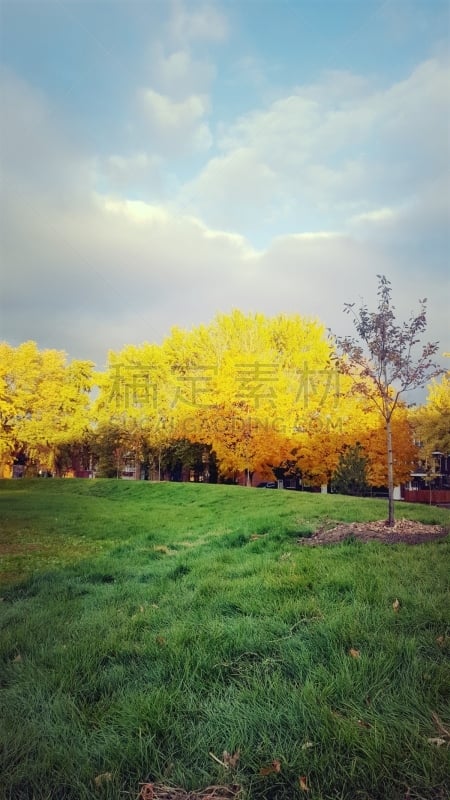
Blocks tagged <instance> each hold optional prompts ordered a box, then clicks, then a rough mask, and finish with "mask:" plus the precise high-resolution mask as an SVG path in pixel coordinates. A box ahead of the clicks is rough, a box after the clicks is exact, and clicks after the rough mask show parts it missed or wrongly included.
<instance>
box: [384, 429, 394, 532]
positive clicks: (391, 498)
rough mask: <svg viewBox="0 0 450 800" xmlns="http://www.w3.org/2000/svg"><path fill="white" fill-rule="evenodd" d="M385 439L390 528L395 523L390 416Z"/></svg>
mask: <svg viewBox="0 0 450 800" xmlns="http://www.w3.org/2000/svg"><path fill="white" fill-rule="evenodd" d="M386 441H387V467H388V492H389V517H388V525H389V527H390V528H392V527H393V526H394V525H395V514H394V454H393V450H392V425H391V419H390V417H389V418H388V419H387V420H386Z"/></svg>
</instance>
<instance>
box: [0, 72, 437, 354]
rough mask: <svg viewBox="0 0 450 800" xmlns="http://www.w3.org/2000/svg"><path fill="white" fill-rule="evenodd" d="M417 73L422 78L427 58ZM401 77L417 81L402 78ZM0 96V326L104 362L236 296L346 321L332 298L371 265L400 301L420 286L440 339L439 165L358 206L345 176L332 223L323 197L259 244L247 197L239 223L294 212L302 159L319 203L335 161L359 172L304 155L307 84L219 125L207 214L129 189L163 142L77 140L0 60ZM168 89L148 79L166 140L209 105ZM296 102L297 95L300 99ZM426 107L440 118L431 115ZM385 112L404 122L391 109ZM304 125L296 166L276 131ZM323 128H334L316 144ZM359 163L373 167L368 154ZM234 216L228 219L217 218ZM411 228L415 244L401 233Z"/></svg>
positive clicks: (365, 280)
mask: <svg viewBox="0 0 450 800" xmlns="http://www.w3.org/2000/svg"><path fill="white" fill-rule="evenodd" d="M432 72H433V70H431V72H428V79H429V78H430V75H431V74H432ZM421 82H422V84H423V85H425V84H426V82H427V78H426V70H425V73H424V72H422V74H421V78H420V81H418V84H420V83H421ZM358 91H359V90H358ZM399 91H400V89H399ZM400 93H401V95H402V96H403V97H405V96H406V95H408V96H412V94H413V93H412V90H411V87H409V85H408V86H407V87H405V86H404V87H402V89H401V91H400ZM437 94H438V95H439V92H437ZM155 95H157V93H155ZM383 96H384V95H383ZM2 97H3V98H4V106H3V108H4V120H3V123H4V124H3V128H4V131H3V142H5V146H3V144H2V152H1V155H2V156H3V157H4V158H5V165H4V168H3V169H4V175H5V177H6V181H5V183H4V186H8V189H7V191H6V189H5V188H4V189H3V190H2V196H1V199H2V206H3V209H2V214H1V216H0V228H1V230H0V237H1V241H2V261H3V263H4V265H5V269H4V273H5V277H4V278H2V286H1V291H0V295H1V298H2V304H3V307H2V309H1V313H0V319H1V330H0V336H1V337H5V338H6V339H8V340H9V341H11V342H12V343H13V344H17V343H19V342H21V341H23V340H25V339H28V338H31V339H35V340H37V341H38V343H39V345H40V346H41V347H56V348H58V349H66V350H67V351H68V352H69V353H70V355H71V356H74V357H84V358H92V359H94V360H95V361H96V362H97V363H98V364H99V365H100V366H101V365H102V364H103V363H104V361H105V358H106V352H107V350H108V349H109V348H113V349H120V348H121V347H122V346H123V345H124V344H126V343H135V344H139V343H140V342H142V341H144V340H153V341H154V340H161V339H162V338H163V337H164V336H165V335H166V334H167V332H168V331H169V329H170V327H171V326H172V325H174V324H178V325H182V326H192V325H196V324H199V323H201V322H208V320H210V319H211V318H212V317H213V316H214V315H215V314H216V313H217V312H219V311H221V312H227V311H230V310H231V309H232V308H233V307H239V308H241V309H243V310H244V311H262V312H264V313H266V314H277V313H280V312H286V313H289V312H297V313H300V314H303V315H311V316H314V317H317V318H319V319H321V320H322V321H323V322H324V323H325V324H326V325H328V326H330V327H332V328H333V329H334V330H335V331H337V332H345V330H346V328H345V326H348V318H347V317H345V316H344V315H343V314H342V306H343V303H344V302H345V301H351V300H358V298H359V296H364V297H365V299H366V300H367V301H368V302H369V304H372V303H373V302H374V292H375V288H376V278H375V276H376V274H377V273H385V274H387V275H388V276H389V277H390V278H391V279H392V281H393V288H394V296H395V299H396V302H397V305H398V308H399V312H400V313H403V312H404V311H405V313H408V312H409V310H410V306H411V307H415V306H416V303H415V298H418V297H421V296H423V295H427V296H428V297H429V301H430V336H429V338H431V339H440V340H441V341H442V343H443V348H444V343H445V337H446V336H447V328H448V323H447V303H446V297H445V293H444V291H443V279H444V276H443V273H442V265H443V264H444V263H445V264H446V258H447V257H446V255H444V257H443V256H442V250H441V251H439V252H438V250H437V249H436V252H435V254H433V252H432V249H433V241H440V242H442V239H441V240H439V239H438V237H439V235H441V236H442V233H441V232H442V230H443V225H444V220H445V213H446V212H445V209H446V185H447V184H446V178H445V177H444V176H443V175H441V176H440V177H439V176H437V177H436V176H434V177H433V179H431V177H430V176H433V169H429V170H428V172H426V179H423V180H422V179H421V181H419V182H418V183H417V187H418V189H420V191H418V193H417V198H416V199H414V197H412V196H409V195H408V198H409V201H408V202H406V201H404V202H398V203H396V202H392V197H391V195H394V200H395V197H396V196H397V194H398V195H399V196H400V197H401V198H402V200H403V198H404V196H405V195H406V186H407V185H406V184H405V185H403V189H402V191H399V192H398V193H397V192H390V191H389V186H388V187H387V189H386V192H385V197H384V198H383V202H382V203H378V204H377V203H376V202H375V200H373V201H372V197H371V195H370V193H369V194H368V196H367V199H361V198H358V197H357V198H356V200H357V201H358V202H356V203H355V207H354V208H353V206H352V202H351V201H352V193H351V192H349V194H348V196H346V198H345V201H346V202H347V203H348V205H347V206H346V211H347V209H348V208H350V207H351V210H350V211H349V212H348V214H349V215H348V217H346V221H347V226H342V225H340V224H337V222H339V219H338V216H337V215H336V214H334V217H333V220H332V221H333V222H336V225H331V224H330V225H327V224H326V222H327V216H326V214H325V213H324V212H323V211H321V213H320V214H319V216H318V217H316V220H315V222H316V229H315V230H314V228H312V227H308V225H307V222H306V221H305V218H303V220H302V219H300V224H299V223H297V225H296V226H295V228H294V226H293V230H294V234H293V235H278V236H276V237H274V236H273V235H269V236H268V243H267V244H266V245H265V246H264V247H259V248H258V249H257V248H256V247H255V246H254V245H253V244H252V242H251V241H250V240H249V237H248V236H246V235H245V234H244V233H242V222H243V220H244V215H245V214H246V213H247V212H251V213H248V218H247V219H245V220H244V221H245V225H247V226H249V225H250V224H251V223H252V219H255V218H256V220H257V224H258V227H259V228H261V227H263V228H264V227H270V225H271V224H272V223H273V218H274V216H275V215H276V214H277V213H281V212H280V211H279V209H281V210H283V209H286V211H287V213H290V214H292V215H293V214H295V213H296V211H297V210H298V206H297V205H296V202H297V200H296V197H295V195H294V191H293V188H290V187H294V184H295V176H296V175H297V176H298V174H299V172H298V170H299V169H300V167H299V164H300V165H302V169H303V174H304V175H305V176H306V178H305V180H306V179H307V182H309V186H310V189H311V192H313V189H314V191H315V192H316V194H315V195H313V194H311V196H314V197H315V203H316V205H317V207H319V205H320V203H323V207H325V206H326V204H327V203H329V199H330V197H333V196H334V194H333V193H336V192H337V189H336V186H335V185H334V184H333V181H334V180H336V181H337V182H339V181H342V174H343V170H344V165H345V167H346V170H347V172H346V173H345V171H344V174H346V175H347V177H348V180H349V181H353V183H354V184H357V183H358V181H361V180H362V179H363V177H361V175H360V174H358V169H359V164H360V162H359V161H357V160H354V161H352V160H351V159H348V158H346V160H345V161H344V160H341V161H338V162H336V163H333V162H331V161H330V162H327V161H325V162H324V161H323V160H320V159H319V158H318V156H317V158H316V159H315V160H312V161H311V160H310V155H308V154H311V153H312V152H313V153H316V150H315V149H314V148H315V147H316V145H315V142H314V137H313V131H315V130H318V127H317V126H319V128H320V126H321V124H325V122H323V123H322V122H321V119H320V113H318V111H317V109H316V107H315V106H314V102H313V100H312V99H311V98H308V97H306V96H305V97H303V98H300V100H301V102H300V106H301V108H302V114H301V115H300V118H299V119H297V114H294V117H293V119H289V118H288V117H287V118H286V119H283V111H285V107H284V106H283V104H282V105H281V106H279V105H277V104H273V105H272V106H271V107H270V109H269V110H268V111H267V112H255V113H254V114H253V115H247V116H246V117H245V118H242V120H240V121H239V122H238V123H237V124H236V126H234V127H232V128H230V131H229V142H230V143H229V144H226V143H225V139H224V143H223V145H222V148H223V149H222V152H221V154H220V155H219V156H218V157H216V158H215V159H211V160H210V162H209V165H208V167H209V172H208V169H205V170H204V171H203V173H202V174H201V175H200V177H199V181H198V183H197V189H198V190H199V200H198V201H197V202H198V203H199V206H200V207H201V208H202V209H204V205H203V204H204V203H205V200H206V199H207V198H208V197H209V198H210V200H211V203H212V205H213V211H214V214H215V216H216V222H215V223H214V224H213V223H212V222H211V221H210V219H208V216H209V215H208V214H207V209H204V211H203V212H202V213H194V211H192V210H191V209H189V208H188V207H185V209H184V210H182V211H177V210H176V207H175V204H170V203H168V202H166V203H164V202H163V200H162V199H161V197H160V196H156V195H157V193H155V197H154V198H153V199H152V200H151V201H150V200H147V202H144V200H142V199H140V200H137V199H136V195H135V194H134V193H133V192H132V191H131V188H130V187H131V184H132V183H133V181H136V182H137V180H138V177H139V173H140V172H141V171H142V172H145V170H148V172H149V175H157V174H158V170H159V168H160V166H161V165H162V164H163V162H161V159H160V157H159V155H157V156H156V157H153V156H152V155H151V154H148V153H146V152H145V151H138V152H137V153H135V154H134V155H131V156H126V155H121V154H120V153H118V152H115V154H114V155H112V156H110V157H109V159H105V160H104V161H102V162H99V161H98V159H97V158H95V157H93V155H92V154H91V153H88V152H86V151H85V149H84V147H83V146H81V145H80V144H79V143H78V142H77V141H76V139H75V138H74V136H73V131H72V130H71V129H70V127H69V126H67V125H64V124H63V123H62V121H61V118H60V116H59V114H58V113H57V110H56V109H55V108H54V107H52V106H51V104H50V103H49V101H48V100H47V98H46V97H45V96H44V95H43V94H42V93H40V92H39V91H36V90H35V89H33V88H32V87H30V86H28V85H26V84H25V83H24V82H22V81H19V80H18V79H17V78H15V77H14V76H11V75H4V76H3V89H2ZM161 97H162V98H163V99H162V101H161V99H160V98H161ZM153 100H155V97H154V96H153ZM166 100H167V98H165V97H164V96H163V95H159V96H158V95H157V97H156V101H155V102H154V104H153V113H154V114H155V115H156V117H157V116H158V112H160V115H159V117H158V120H159V122H157V121H155V122H154V125H155V130H157V132H158V136H161V137H162V136H163V130H164V131H165V134H164V135H165V136H166V137H168V138H169V139H170V135H171V132H172V134H173V137H174V139H173V141H174V143H175V141H177V136H178V135H179V133H177V122H179V121H180V120H181V119H182V118H183V114H184V115H185V119H186V120H187V122H186V130H187V131H188V133H189V131H190V132H191V134H192V133H193V132H194V131H195V130H196V126H198V125H201V124H202V123H203V118H204V114H205V113H206V110H207V105H206V104H204V103H203V101H201V102H198V103H197V102H193V103H192V104H189V103H187V104H185V103H184V101H180V102H179V103H178V102H166ZM355 102H356V101H355ZM361 102H363V101H362V99H361V97H360V99H359V100H358V103H361ZM393 102H394V101H393V100H392V103H393ZM158 103H159V105H158ZM358 103H356V110H357V107H358ZM294 107H295V108H296V109H297V111H298V108H299V107H298V106H297V105H296V104H295V103H294ZM383 107H384V106H383ZM155 108H156V111H155ZM269 111H270V114H271V115H272V117H271V118H270V119H269V118H268V119H267V121H268V122H269V121H270V122H271V125H272V128H271V129H269V130H264V129H261V128H260V123H261V119H262V120H263V121H264V120H265V119H266V118H265V117H264V114H265V113H269ZM348 113H350V111H349V112H348ZM352 113H353V112H352ZM441 113H443V112H441ZM354 114H356V111H355V110H354ZM261 115H262V117H261ZM363 117H364V114H363ZM356 119H357V115H356V116H353V120H354V121H356ZM433 119H434V122H433V124H438V123H439V120H440V119H441V117H439V116H438V117H437V118H433ZM161 120H162V121H161ZM25 121H26V125H25ZM244 123H245V125H244V127H245V126H248V132H247V134H246V135H245V136H244V133H243V132H242V125H243V124H244ZM394 123H395V124H394ZM157 124H160V128H159V129H158V128H157ZM342 124H343V123H342ZM393 124H394V127H395V125H397V126H399V127H400V128H402V125H403V124H404V123H403V120H402V118H401V115H400V116H399V117H398V119H397V121H395V120H393ZM302 125H303V129H304V138H303V145H302V143H301V141H300V140H299V152H298V153H297V152H296V151H292V152H291V155H292V161H291V172H292V175H291V174H290V173H289V169H288V167H289V151H286V152H283V147H284V148H285V149H286V141H287V138H286V137H287V136H288V134H289V136H291V137H292V139H291V141H292V142H294V141H295V138H296V131H297V133H298V131H299V127H300V128H301V126H302ZM343 128H345V125H344V124H343ZM252 130H253V131H254V138H253V139H252V137H251V131H252ZM238 131H241V132H240V133H239V135H238V133H237V132H238ZM155 135H156V134H155ZM282 135H283V136H284V135H285V139H284V140H283V141H281V140H280V141H279V142H277V148H276V153H275V154H274V155H273V157H271V158H270V155H271V153H270V142H271V141H272V142H274V136H275V140H276V136H282ZM354 135H355V137H356V136H357V134H356V133H355V134H354ZM412 135H414V134H412ZM342 136H343V135H342ZM233 137H235V140H234V138H233ZM311 137H312V138H311ZM344 138H345V137H344ZM328 139H331V133H330V131H329V132H328V134H327V136H325V135H324V136H323V138H322V144H324V143H325V141H326V140H328ZM307 141H309V144H308V145H307V146H306V142H307ZM330 146H331V145H330ZM302 147H303V150H302ZM302 158H303V159H304V160H303V162H302V161H301V159H302ZM432 163H433V164H434V163H435V162H434V161H433V162H432ZM281 165H282V166H283V168H282V169H281ZM99 168H101V169H102V170H104V171H106V170H107V169H109V170H110V172H109V177H110V180H111V181H112V180H114V181H115V186H116V188H117V190H116V191H115V192H114V193H112V192H110V191H109V190H106V189H105V187H104V186H101V185H100V186H99V183H101V181H100V180H99V173H98V170H99ZM386 169H387V166H386ZM352 170H354V172H352ZM424 174H425V173H424ZM366 175H368V177H369V178H370V177H372V173H371V172H370V170H369V171H368V172H367V173H366ZM101 177H102V176H100V178H101ZM206 177H208V180H209V181H210V182H209V184H207V183H206V182H205V181H206ZM125 178H126V180H125ZM121 180H123V181H124V184H123V188H122V189H121V187H120V182H121ZM202 180H203V181H204V183H203V185H202V184H201V181H202ZM411 180H412V179H411ZM125 184H126V185H125ZM286 186H287V187H288V189H286ZM323 186H326V187H327V189H326V192H325V190H324V189H323ZM321 187H322V190H321ZM189 188H190V189H194V188H195V184H194V183H193V184H191V185H190V186H189ZM321 191H323V192H324V194H323V196H322V195H321ZM221 193H222V194H221ZM305 197H306V200H305V201H304V206H303V208H306V206H307V202H306V201H307V199H308V195H307V194H306V195H305ZM132 198H134V199H132ZM408 198H407V199H408ZM375 199H376V198H375ZM258 203H259V205H258ZM341 203H342V201H341ZM283 204H284V205H283ZM290 204H292V205H290ZM305 213H306V212H305ZM333 213H334V212H333ZM230 219H231V220H232V223H230V224H226V221H227V220H230ZM291 219H293V216H292V217H291ZM330 219H331V217H330ZM266 220H267V221H266ZM430 232H431V242H432V245H431V249H430V247H429V245H428V243H429V242H430ZM411 236H413V237H415V239H414V238H413V242H414V245H413V246H410V247H408V241H409V237H411ZM447 252H448V251H447ZM426 258H428V261H427V260H426ZM445 349H447V350H448V349H449V347H448V345H447V344H446V345H445Z"/></svg>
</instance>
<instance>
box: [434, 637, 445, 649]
mask: <svg viewBox="0 0 450 800" xmlns="http://www.w3.org/2000/svg"><path fill="white" fill-rule="evenodd" d="M436 642H437V643H438V645H439V647H443V645H444V644H445V636H438V637H437V638H436Z"/></svg>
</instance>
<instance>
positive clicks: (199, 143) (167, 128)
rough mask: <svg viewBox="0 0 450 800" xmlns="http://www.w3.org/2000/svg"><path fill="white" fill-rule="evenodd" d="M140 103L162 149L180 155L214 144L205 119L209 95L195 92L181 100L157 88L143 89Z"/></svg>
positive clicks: (152, 137) (153, 141)
mask: <svg viewBox="0 0 450 800" xmlns="http://www.w3.org/2000/svg"><path fill="white" fill-rule="evenodd" d="M139 103H140V107H141V109H142V112H143V115H144V118H145V120H146V124H147V129H148V134H149V137H150V142H151V146H152V147H153V148H155V150H156V151H157V152H158V153H162V154H163V155H171V156H174V157H177V156H182V155H183V154H185V153H187V152H190V151H194V152H195V151H202V150H207V149H208V148H209V147H210V146H211V144H212V135H211V131H210V129H209V125H208V123H207V122H206V121H205V117H206V115H207V113H208V111H209V103H208V98H207V97H205V96H202V95H191V96H190V97H187V98H186V99H185V100H181V101H179V102H177V101H175V100H172V99H171V98H170V97H168V96H167V95H162V94H159V92H155V91H154V90H153V89H142V90H140V92H139Z"/></svg>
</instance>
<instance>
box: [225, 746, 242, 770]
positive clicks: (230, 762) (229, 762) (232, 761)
mask: <svg viewBox="0 0 450 800" xmlns="http://www.w3.org/2000/svg"><path fill="white" fill-rule="evenodd" d="M240 757H241V751H240V750H236V751H235V752H234V753H233V755H231V753H229V752H228V751H227V750H224V751H223V754H222V759H223V763H224V764H226V766H227V767H230V769H236V766H237V763H238V761H239V759H240Z"/></svg>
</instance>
